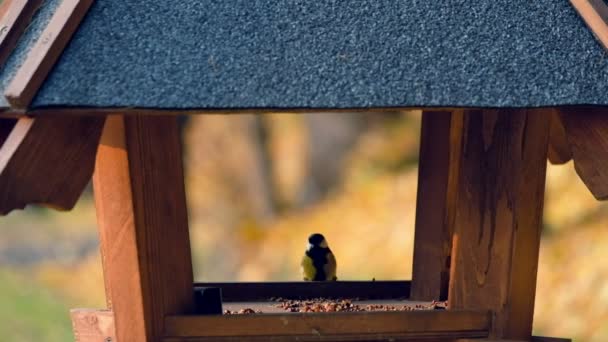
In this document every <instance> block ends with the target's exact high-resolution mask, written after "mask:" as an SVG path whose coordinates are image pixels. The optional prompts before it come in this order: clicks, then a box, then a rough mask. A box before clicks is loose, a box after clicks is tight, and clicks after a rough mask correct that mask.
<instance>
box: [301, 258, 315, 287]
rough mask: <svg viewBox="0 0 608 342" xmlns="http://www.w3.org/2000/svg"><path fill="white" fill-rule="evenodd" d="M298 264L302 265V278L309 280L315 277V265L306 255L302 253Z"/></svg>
mask: <svg viewBox="0 0 608 342" xmlns="http://www.w3.org/2000/svg"><path fill="white" fill-rule="evenodd" d="M300 266H301V267H302V278H303V279H304V280H306V281H311V280H313V279H315V275H316V274H317V270H316V269H315V266H314V265H313V263H312V259H311V258H310V257H309V256H308V255H306V254H304V257H303V258H302V262H301V263H300Z"/></svg>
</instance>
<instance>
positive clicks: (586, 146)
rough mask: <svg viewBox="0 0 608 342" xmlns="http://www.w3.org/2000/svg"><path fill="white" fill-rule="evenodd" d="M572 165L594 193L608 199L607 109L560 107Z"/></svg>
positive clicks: (601, 198)
mask: <svg viewBox="0 0 608 342" xmlns="http://www.w3.org/2000/svg"><path fill="white" fill-rule="evenodd" d="M560 117H561V119H562V122H563V123H564V127H565V128H566V133H567V136H568V142H569V144H570V147H571V148H572V158H573V159H574V168H575V169H576V172H577V173H578V175H579V176H580V177H581V179H582V180H583V182H584V183H585V185H586V186H587V188H589V190H590V191H591V193H592V194H593V196H595V198H597V199H598V200H600V201H604V200H606V199H608V110H606V109H603V108H580V109H562V110H560Z"/></svg>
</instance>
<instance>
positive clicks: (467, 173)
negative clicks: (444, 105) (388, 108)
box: [449, 110, 549, 340]
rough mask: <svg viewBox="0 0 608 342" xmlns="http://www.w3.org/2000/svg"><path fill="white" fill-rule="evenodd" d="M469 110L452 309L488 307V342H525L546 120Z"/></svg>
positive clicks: (457, 204) (530, 311) (535, 258)
mask: <svg viewBox="0 0 608 342" xmlns="http://www.w3.org/2000/svg"><path fill="white" fill-rule="evenodd" d="M544 114H546V113H531V111H526V110H484V111H468V112H466V113H465V117H464V127H463V142H462V151H461V160H460V162H461V163H460V176H459V182H458V200H457V201H456V202H455V203H454V206H455V211H456V214H455V215H456V217H455V225H454V228H455V233H454V240H453V252H452V260H453V262H452V269H451V282H450V293H449V307H450V308H452V309H464V308H466V309H489V310H492V311H493V313H494V323H493V327H492V331H491V334H490V337H492V338H503V339H522V340H529V339H530V337H531V335H532V316H533V312H534V296H535V291H536V273H537V268H538V253H539V244H540V232H541V223H542V222H541V221H542V212H543V197H544V188H545V171H546V163H547V162H546V159H547V144H548V135H549V134H548V133H549V115H544Z"/></svg>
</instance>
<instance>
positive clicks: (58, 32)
mask: <svg viewBox="0 0 608 342" xmlns="http://www.w3.org/2000/svg"><path fill="white" fill-rule="evenodd" d="M92 3H93V0H63V1H62V2H61V4H60V5H59V7H58V8H57V11H56V12H55V14H54V15H53V17H52V18H51V21H50V22H49V24H48V25H47V27H46V28H45V29H44V31H43V32H42V34H41V35H40V38H39V39H38V41H37V42H36V44H35V45H34V46H33V47H32V49H31V50H30V52H29V53H28V55H27V58H26V60H25V61H24V62H23V64H22V66H21V67H20V68H19V70H18V71H17V74H16V75H15V77H14V78H13V80H12V81H11V83H9V85H8V86H7V88H6V89H5V93H4V95H5V97H6V99H7V101H8V102H9V103H10V104H11V106H13V107H15V108H18V109H25V108H27V107H28V106H29V104H30V102H31V101H32V99H33V98H34V96H35V95H36V93H37V92H38V89H39V88H40V86H41V85H42V82H44V80H45V79H46V77H47V75H48V73H49V72H50V71H51V69H52V68H53V66H54V65H55V62H56V61H57V59H59V56H61V53H62V52H63V49H64V48H65V47H66V46H67V44H68V42H69V41H70V39H71V38H72V35H73V34H74V32H76V30H77V29H78V25H79V24H80V21H81V20H82V19H83V18H84V16H85V14H86V13H87V11H88V10H89V7H90V6H91V4H92Z"/></svg>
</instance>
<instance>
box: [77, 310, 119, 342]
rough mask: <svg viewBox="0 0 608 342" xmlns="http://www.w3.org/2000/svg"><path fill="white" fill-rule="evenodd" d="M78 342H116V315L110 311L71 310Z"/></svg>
mask: <svg viewBox="0 0 608 342" xmlns="http://www.w3.org/2000/svg"><path fill="white" fill-rule="evenodd" d="M70 316H71V318H72V331H73V332H74V338H75V339H76V342H116V331H115V329H114V313H113V312H112V311H110V310H89V309H74V310H70Z"/></svg>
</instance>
